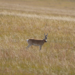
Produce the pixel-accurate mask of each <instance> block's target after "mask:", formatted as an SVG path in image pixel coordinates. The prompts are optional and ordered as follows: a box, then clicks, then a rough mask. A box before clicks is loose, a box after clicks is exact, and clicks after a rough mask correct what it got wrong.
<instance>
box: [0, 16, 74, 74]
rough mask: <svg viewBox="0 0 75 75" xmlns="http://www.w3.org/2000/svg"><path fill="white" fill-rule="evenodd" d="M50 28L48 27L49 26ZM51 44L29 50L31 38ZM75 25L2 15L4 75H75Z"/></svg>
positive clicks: (0, 53)
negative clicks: (28, 42)
mask: <svg viewBox="0 0 75 75" xmlns="http://www.w3.org/2000/svg"><path fill="white" fill-rule="evenodd" d="M46 24H47V25H46ZM44 33H48V42H47V43H46V44H44V46H43V48H42V50H41V51H39V48H38V47H34V46H33V47H30V48H29V49H28V50H26V46H27V42H26V39H28V38H36V39H43V37H44ZM74 40H75V22H69V21H57V20H48V19H37V18H26V17H17V16H11V15H10V16H9V15H6V16H4V15H0V44H1V45H0V61H1V62H0V66H1V67H0V74H2V75H10V74H11V75H50V74H51V75H74V74H75V41H74Z"/></svg>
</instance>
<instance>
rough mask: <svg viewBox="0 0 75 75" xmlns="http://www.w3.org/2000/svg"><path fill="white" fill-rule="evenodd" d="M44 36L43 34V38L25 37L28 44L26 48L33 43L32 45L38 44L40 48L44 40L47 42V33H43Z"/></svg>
mask: <svg viewBox="0 0 75 75" xmlns="http://www.w3.org/2000/svg"><path fill="white" fill-rule="evenodd" d="M44 36H45V38H44V39H43V40H36V39H27V42H28V46H27V47H26V48H27V49H28V48H29V47H30V46H32V45H34V46H39V48H40V50H41V48H42V45H43V44H44V43H45V42H47V36H48V34H47V35H45V34H44Z"/></svg>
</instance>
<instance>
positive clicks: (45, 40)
mask: <svg viewBox="0 0 75 75" xmlns="http://www.w3.org/2000/svg"><path fill="white" fill-rule="evenodd" d="M44 36H45V38H44V40H45V41H46V42H47V36H48V34H47V35H45V34H44Z"/></svg>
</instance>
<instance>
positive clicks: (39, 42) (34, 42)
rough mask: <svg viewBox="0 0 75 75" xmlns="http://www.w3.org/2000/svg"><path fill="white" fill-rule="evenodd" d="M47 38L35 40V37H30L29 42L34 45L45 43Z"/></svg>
mask: <svg viewBox="0 0 75 75" xmlns="http://www.w3.org/2000/svg"><path fill="white" fill-rule="evenodd" d="M44 42H46V41H45V40H35V39H29V40H28V43H29V44H32V45H43V44H44Z"/></svg>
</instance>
